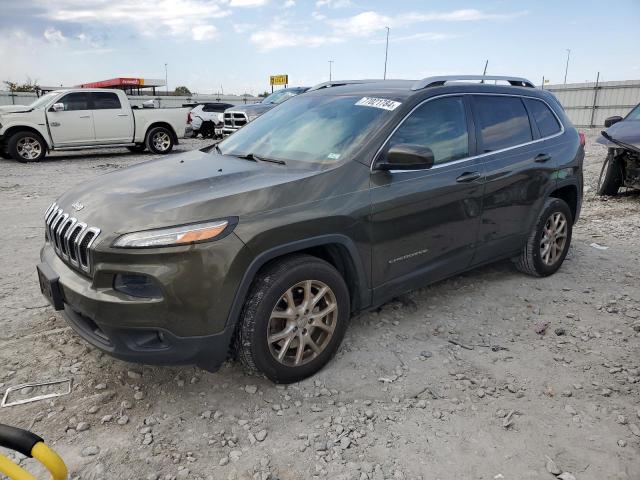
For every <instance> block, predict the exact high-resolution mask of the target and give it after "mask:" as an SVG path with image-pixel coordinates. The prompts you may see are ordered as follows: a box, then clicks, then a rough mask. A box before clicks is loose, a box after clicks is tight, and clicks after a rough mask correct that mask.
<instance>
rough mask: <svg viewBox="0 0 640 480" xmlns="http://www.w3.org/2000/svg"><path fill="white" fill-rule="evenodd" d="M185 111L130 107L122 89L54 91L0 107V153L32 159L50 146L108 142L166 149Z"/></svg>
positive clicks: (182, 126)
mask: <svg viewBox="0 0 640 480" xmlns="http://www.w3.org/2000/svg"><path fill="white" fill-rule="evenodd" d="M188 113H189V109H188V108H164V109H153V108H143V109H136V108H132V107H131V105H130V104H129V100H128V99H127V96H126V95H125V93H124V92H123V91H121V90H106V89H89V88H78V89H67V90H57V91H54V92H51V93H48V94H46V95H44V96H42V97H40V98H38V99H37V100H36V101H35V102H33V103H32V104H31V105H28V106H18V105H12V106H5V107H0V156H1V157H2V158H14V159H16V160H18V161H20V162H35V161H38V160H41V159H42V158H44V156H45V155H46V153H47V151H51V150H74V149H75V150H77V149H81V148H108V147H127V148H128V149H129V150H131V151H132V152H138V153H139V152H142V151H144V150H145V149H149V151H151V152H152V153H168V152H170V151H171V149H172V148H173V146H174V145H175V144H176V143H178V138H183V137H184V136H185V133H186V129H187V115H188Z"/></svg>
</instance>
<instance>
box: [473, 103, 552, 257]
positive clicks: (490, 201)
mask: <svg viewBox="0 0 640 480" xmlns="http://www.w3.org/2000/svg"><path fill="white" fill-rule="evenodd" d="M524 102H525V99H524V98H521V97H518V96H511V95H493V94H490V95H479V94H478V95H473V96H472V103H473V113H474V119H475V125H476V135H477V138H478V150H479V153H480V155H481V156H480V158H481V160H482V162H483V164H484V168H485V171H486V184H485V191H484V196H483V202H482V204H483V211H482V221H481V223H480V230H479V238H478V251H477V253H476V256H475V257H474V264H476V263H483V262H486V261H489V260H492V259H495V258H497V257H503V256H508V255H511V254H515V253H517V252H518V251H519V250H520V249H521V248H522V247H523V245H524V241H525V239H526V238H527V236H528V234H529V231H530V229H531V226H532V224H533V222H534V221H535V219H536V218H537V215H538V212H539V211H540V209H541V208H542V205H543V203H544V201H545V197H546V194H547V193H548V192H549V190H550V189H551V187H552V186H553V185H554V184H555V179H554V166H553V165H554V162H553V161H552V160H553V155H552V153H550V152H548V151H547V150H546V147H547V145H546V144H545V142H544V140H543V139H541V138H540V134H539V131H538V129H537V127H536V125H535V123H534V122H532V121H531V118H530V117H529V114H528V111H527V109H526V108H525V103H524Z"/></svg>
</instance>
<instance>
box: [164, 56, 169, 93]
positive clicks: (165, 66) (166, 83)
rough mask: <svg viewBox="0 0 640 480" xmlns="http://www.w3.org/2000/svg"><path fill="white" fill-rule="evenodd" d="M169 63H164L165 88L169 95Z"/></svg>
mask: <svg viewBox="0 0 640 480" xmlns="http://www.w3.org/2000/svg"><path fill="white" fill-rule="evenodd" d="M167 65H168V64H167V63H165V64H164V89H165V90H166V92H167V95H169V82H168V81H167V78H169V77H168V76H167Z"/></svg>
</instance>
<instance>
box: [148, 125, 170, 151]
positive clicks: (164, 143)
mask: <svg viewBox="0 0 640 480" xmlns="http://www.w3.org/2000/svg"><path fill="white" fill-rule="evenodd" d="M174 143H175V142H174V140H173V134H172V133H171V131H170V130H169V129H168V128H165V127H153V128H151V129H150V130H149V131H148V132H147V138H146V141H145V144H146V146H147V148H148V149H149V151H150V152H151V153H160V154H164V153H169V152H170V151H171V150H173V145H174Z"/></svg>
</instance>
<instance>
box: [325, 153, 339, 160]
mask: <svg viewBox="0 0 640 480" xmlns="http://www.w3.org/2000/svg"><path fill="white" fill-rule="evenodd" d="M327 158H330V159H331V160H338V159H339V158H340V154H339V153H330V154H329V155H327Z"/></svg>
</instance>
